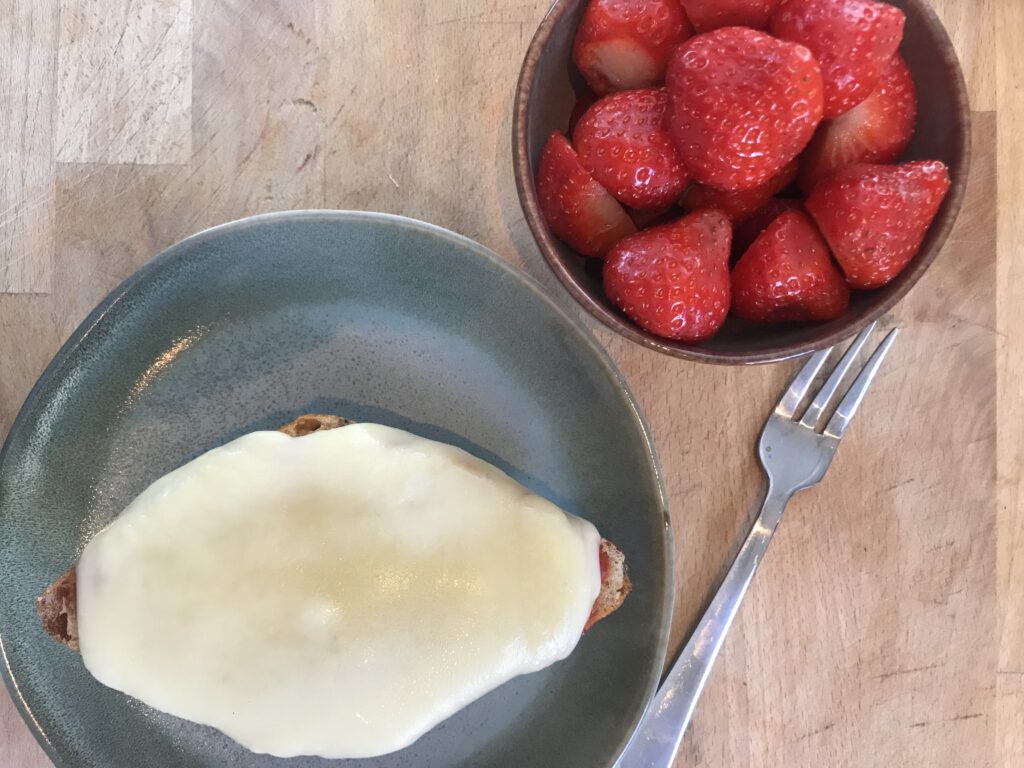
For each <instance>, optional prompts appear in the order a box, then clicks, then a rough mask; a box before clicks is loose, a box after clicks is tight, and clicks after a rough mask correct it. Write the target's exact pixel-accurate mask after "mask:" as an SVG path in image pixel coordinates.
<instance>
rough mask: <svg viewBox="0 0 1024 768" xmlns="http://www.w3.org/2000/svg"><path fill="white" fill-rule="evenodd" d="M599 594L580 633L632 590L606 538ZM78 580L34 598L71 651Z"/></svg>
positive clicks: (314, 418)
mask: <svg viewBox="0 0 1024 768" xmlns="http://www.w3.org/2000/svg"><path fill="white" fill-rule="evenodd" d="M352 423H353V422H351V421H349V420H348V419H343V418H341V417H340V416H330V415H327V414H320V413H307V414H306V415H304V416H299V418H297V419H295V421H292V422H289V423H288V424H285V425H284V426H283V427H281V428H280V429H279V430H278V431H279V432H284V433H285V434H286V435H290V436H291V437H302V436H303V435H308V434H310V433H311V432H317V431H319V430H323V429H337V428H338V427H344V426H345V425H346V424H352ZM600 557H601V592H600V593H599V594H598V596H597V600H595V601H594V608H593V610H592V611H591V613H590V618H589V619H588V620H587V624H586V626H585V627H584V628H583V631H584V632H586V631H587V630H588V629H590V628H591V627H592V626H594V624H596V623H597V622H599V621H600V620H601V619H603V618H604V617H605V616H608V615H609V614H611V613H613V612H614V611H616V610H617V609H618V607H619V606H620V605H622V602H623V601H624V600H625V599H626V596H627V595H628V594H629V592H630V589H631V588H632V586H631V584H630V582H629V573H628V571H627V569H626V558H625V556H624V555H623V554H622V551H621V550H620V549H619V548H618V547H616V546H615V545H614V544H612V543H611V542H610V541H608V540H607V539H601V552H600ZM77 610H78V609H77V580H76V576H75V569H74V568H73V567H72V568H69V569H68V570H67V571H65V572H64V574H63V575H62V576H61V577H60V578H59V579H57V580H56V581H55V582H53V583H52V584H50V586H48V587H47V588H46V589H45V590H43V593H42V594H41V595H40V596H39V597H38V598H36V611H37V612H38V613H39V618H40V619H41V620H42V622H43V629H45V630H46V631H47V633H49V634H50V635H51V636H52V637H53V638H54V639H55V640H57V641H59V642H61V643H63V644H64V645H66V646H67V647H68V648H70V649H72V650H73V651H77V650H78V612H77Z"/></svg>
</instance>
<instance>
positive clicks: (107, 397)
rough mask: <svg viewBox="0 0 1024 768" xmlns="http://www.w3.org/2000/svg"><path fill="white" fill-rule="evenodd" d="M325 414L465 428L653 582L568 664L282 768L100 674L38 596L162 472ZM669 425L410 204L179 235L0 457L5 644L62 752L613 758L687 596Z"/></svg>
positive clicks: (142, 273) (595, 353)
mask: <svg viewBox="0 0 1024 768" xmlns="http://www.w3.org/2000/svg"><path fill="white" fill-rule="evenodd" d="M310 411H316V412H321V413H335V414H339V415H342V416H346V417H349V418H352V419H356V420H359V421H377V422H381V423H384V424H389V425H392V426H396V427H401V428H404V429H408V430H411V431H413V432H416V433H419V434H421V435H423V436H425V437H429V438H434V439H439V440H444V441H447V442H450V443H454V444H455V445H458V446H460V447H462V448H465V449H466V450H469V451H470V452H472V453H474V454H476V455H478V456H480V457H481V458H484V459H486V460H488V461H490V462H493V463H494V464H496V465H498V466H499V467H501V468H502V469H504V470H505V471H506V472H508V473H509V474H511V475H512V476H513V477H515V478H516V479H518V480H519V481H520V482H522V483H524V484H526V485H527V486H529V487H530V488H531V489H533V490H534V491H536V492H538V493H541V494H543V495H544V496H547V497H548V498H550V499H552V500H553V501H555V502H556V503H558V504H560V505H562V506H563V507H565V508H567V509H568V510H570V511H571V512H574V513H576V514H579V515H582V516H584V517H587V518H589V519H590V520H592V521H593V522H594V523H595V524H596V525H597V527H598V529H599V530H600V531H601V533H602V534H603V535H604V536H606V537H607V538H609V539H611V540H612V541H614V542H616V543H617V544H618V545H619V546H620V547H621V548H622V549H623V550H624V551H625V553H626V558H627V562H628V563H629V566H630V573H631V576H632V579H633V585H634V586H633V594H632V595H631V596H630V597H629V599H628V600H627V601H626V603H625V605H624V606H623V608H622V609H621V610H619V611H618V612H617V613H616V614H615V615H614V616H612V617H611V618H609V619H608V620H606V621H604V622H602V623H601V624H599V625H598V626H597V627H595V628H594V630H593V631H591V632H590V633H588V634H587V635H586V636H585V637H584V638H583V639H582V640H581V641H580V644H579V647H578V648H577V649H576V651H575V652H574V653H573V654H572V655H571V656H570V657H569V658H568V659H567V660H565V661H563V662H560V663H558V664H555V665H554V666H552V667H550V668H548V669H546V670H544V671H542V672H539V673H536V674H532V675H527V676H524V677H521V678H518V679H516V680H513V681H511V682H509V683H507V684H506V685H504V686H502V687H501V688H499V689H498V690H496V691H494V692H493V693H491V694H489V695H488V696H486V697H485V698H483V699H481V700H480V701H478V702H476V703H475V704H472V705H471V706H469V707H468V708H466V709H465V710H463V711H462V712H459V713H458V714H456V715H455V716H453V717H452V718H450V719H449V720H447V721H446V722H444V723H443V724H441V725H439V726H438V727H437V728H435V729H434V730H433V731H431V732H430V733H429V734H427V735H426V736H424V737H423V738H422V739H420V740H419V741H418V742H417V743H416V744H414V745H413V746H411V747H409V748H407V749H405V750H402V751H401V752H396V753H394V754H392V755H388V756H386V757H382V758H379V759H374V760H352V761H328V760H321V759H317V758H296V759H291V760H280V759H276V758H271V757H268V756H265V755H253V754H252V753H249V752H247V751H246V750H244V749H242V748H241V747H239V746H238V745H236V744H235V743H234V742H232V741H231V740H230V739H228V738H227V737H225V736H223V735H222V734H220V733H219V732H217V731H215V730H213V729H210V728H205V727H202V726H197V725H194V724H192V723H188V722H185V721H182V720H179V719H177V718H174V717H171V716H169V715H164V714H162V713H160V712H156V711H154V710H152V709H150V708H149V707H146V706H144V705H142V704H141V703H139V702H137V701H135V700H132V699H130V698H128V697H126V696H124V695H123V694H121V693H118V692H117V691H114V690H111V689H109V688H105V687H104V686H102V685H101V684H100V683H98V682H96V681H95V680H94V679H93V678H92V677H91V676H90V675H89V674H88V672H86V670H85V668H84V667H83V666H82V664H81V661H80V660H79V658H78V656H77V655H76V654H74V653H72V652H70V651H68V650H67V649H65V648H64V647H62V646H60V645H58V644H57V643H56V642H54V641H53V640H52V639H50V638H49V637H48V636H47V635H46V634H45V633H44V632H43V630H42V628H41V627H40V625H39V622H38V620H37V618H36V615H35V609H34V605H33V601H34V599H35V597H36V595H37V594H39V592H40V591H41V590H42V589H43V588H44V587H45V586H46V585H47V584H48V583H49V582H50V581H51V580H52V579H54V578H55V577H56V576H58V575H60V573H61V572H63V571H64V569H65V568H67V567H68V566H69V565H71V564H72V563H74V562H75V561H76V559H77V556H78V553H79V552H80V551H81V548H82V546H83V544H84V542H85V541H87V540H88V539H89V537H90V536H92V535H93V534H94V533H95V532H96V531H97V530H98V529H99V528H100V527H102V526H103V525H105V524H106V523H107V522H108V521H109V520H110V519H111V518H112V517H114V516H115V515H116V514H117V513H118V512H119V511H120V510H121V509H122V508H123V507H124V506H125V505H126V504H127V503H128V502H129V501H130V500H131V499H132V498H133V497H134V496H135V495H136V494H137V493H138V492H139V491H141V490H142V489H143V488H144V487H145V486H146V485H148V484H149V483H150V482H151V481H152V480H154V479H155V478H157V477H158V476H160V475H162V474H164V473H165V472H168V471H169V470H171V469H173V468H175V467H177V466H179V465H180V464H182V463H183V462H185V461H187V460H189V459H190V458H192V457H194V456H196V455H198V454H199V453H201V452H203V451H206V450H208V449H210V448H212V447H214V446H216V445H220V444H221V443H224V442H225V441H227V440H230V439H232V438H234V437H236V436H238V435H240V434H242V433H244V432H248V431H251V430H255V429H272V428H275V427H277V426H279V425H281V424H284V423H285V422H287V421H290V420H291V419H292V418H294V417H295V416H297V415H299V414H302V413H306V412H310ZM670 558H671V541H670V531H669V528H668V518H667V515H666V510H665V494H664V489H663V485H662V481H661V476H660V471H659V468H658V463H657V458H656V456H655V452H654V448H653V446H652V444H651V439H650V434H649V433H648V430H647V427H646V425H645V423H644V420H643V417H642V416H641V414H640V412H639V409H638V407H637V405H636V402H635V401H634V400H633V398H632V396H631V395H630V392H629V390H628V388H627V386H626V384H625V382H624V381H623V380H622V376H621V375H620V373H619V372H618V371H617V370H616V368H615V367H614V365H613V364H612V362H611V361H610V360H609V359H608V357H607V356H606V355H605V353H604V352H603V351H602V350H601V348H600V347H598V345H597V344H596V343H595V342H594V340H593V339H592V338H591V336H590V335H589V334H588V333H587V332H586V331H585V330H584V329H583V328H582V327H581V326H580V325H579V324H578V323H577V322H576V321H574V320H572V319H570V318H569V317H567V316H566V315H565V314H563V313H562V312H561V311H560V310H559V309H558V308H557V307H556V306H555V305H554V304H553V303H552V302H551V301H550V300H549V299H548V298H547V297H546V296H545V295H544V294H543V293H542V292H541V291H540V289H539V288H538V287H537V286H536V285H535V284H534V283H532V282H531V281H529V280H528V279H527V278H525V277H523V276H522V275H520V274H519V273H518V272H516V271H514V270H513V269H511V268H510V267H508V266H506V265H505V264H504V263H502V262H501V261H500V260H499V259H498V258H497V257H496V256H495V255H494V254H492V253H491V252H490V251H488V250H487V249H485V248H483V247H482V246H480V245H478V244H476V243H474V242H472V241H470V240H467V239H465V238H463V237H460V236H458V235H455V234H453V233H451V232H447V231H445V230H442V229H439V228H437V227H434V226H431V225H428V224H423V223H420V222H416V221H412V220H409V219H403V218H398V217H394V216H385V215H379V214H370V213H345V212H329V211H310V212H293V213H281V214H272V215H267V216H260V217H256V218H251V219H245V220H242V221H237V222H234V223H231V224H226V225H224V226H221V227H217V228H215V229H211V230H208V231H206V232H202V233H200V234H198V235H195V236H193V237H190V238H189V239H187V240H184V241H183V242H181V243H178V244H177V245H175V246H173V247H171V248H170V249H168V250H167V251H165V252H164V253H162V254H161V255H159V256H158V257H156V258H155V259H153V260H152V261H151V262H150V263H148V264H147V265H146V266H144V267H143V268H142V269H140V270H139V271H138V272H137V273H136V274H135V275H134V276H132V277H131V278H129V279H128V280H127V281H126V282H124V283H123V284H122V285H121V286H120V287H119V288H117V290H115V291H114V292H113V293H112V294H111V295H110V296H109V297H107V299H106V300H104V301H103V303H102V304H101V305H100V306H99V307H98V308H97V309H96V310H95V311H94V312H93V313H92V314H91V315H90V316H89V317H88V319H86V321H85V322H84V323H83V324H82V325H81V327H80V328H79V329H78V330H77V331H76V332H75V334H74V335H73V336H72V337H71V340H70V341H68V343H67V344H66V345H65V346H64V348H63V349H62V350H61V351H60V353H59V354H58V355H57V357H56V358H55V359H54V361H53V362H52V363H51V364H50V366H49V368H47V370H46V372H45V373H44V374H43V376H42V378H41V379H40V380H39V382H38V384H36V387H35V389H34V390H33V391H32V393H31V395H30V396H29V398H28V401H27V402H26V403H25V406H24V408H23V409H22V411H21V414H20V415H19V416H18V419H17V421H16V422H15V424H14V427H13V429H12V430H11V434H10V436H9V438H8V441H7V444H6V445H5V447H4V451H3V454H2V456H0V583H2V584H3V591H2V594H0V640H2V644H3V645H2V651H3V661H4V665H3V667H4V672H5V675H6V679H7V683H8V686H9V688H10V690H11V693H12V695H13V696H14V699H15V701H16V702H17V703H18V705H19V706H20V707H21V709H22V713H23V714H24V716H25V719H26V721H27V722H28V724H29V726H30V727H31V728H32V729H33V731H35V733H36V735H37V736H38V738H39V740H40V742H41V743H42V745H43V747H44V748H45V749H46V751H47V753H48V754H49V755H50V757H51V758H52V759H53V760H54V762H56V763H57V765H59V766H102V768H111V766H132V768H135V767H141V766H161V767H162V768H167V767H169V766H189V767H190V768H192V767H194V766H218V767H219V768H220V767H223V766H243V765H244V766H289V767H290V766H296V767H297V766H328V765H339V766H344V768H364V767H365V768H368V767H369V766H374V767H375V768H398V766H415V767H416V768H427V767H428V766H438V767H440V766H445V767H448V766H464V767H465V768H470V766H472V768H490V767H492V766H516V767H517V768H522V767H523V766H530V767H537V768H548V767H550V768H556V767H557V768H572V767H573V766H579V768H599V767H600V766H610V765H612V763H613V762H614V760H615V757H616V756H617V755H618V753H619V752H620V750H621V749H622V747H623V746H624V745H625V743H626V741H627V740H628V738H629V736H630V734H631V733H632V731H633V729H634V727H635V725H636V723H637V722H638V720H639V718H640V715H641V713H642V711H643V709H644V707H645V705H646V702H647V701H648V697H649V696H650V694H651V693H652V691H653V689H654V687H655V685H656V682H657V680H658V677H659V675H660V672H661V668H662V663H663V660H664V655H665V646H666V642H667V633H668V623H669V618H670V614H671V601H672V584H671V581H672V568H671V565H670V564H671V560H670Z"/></svg>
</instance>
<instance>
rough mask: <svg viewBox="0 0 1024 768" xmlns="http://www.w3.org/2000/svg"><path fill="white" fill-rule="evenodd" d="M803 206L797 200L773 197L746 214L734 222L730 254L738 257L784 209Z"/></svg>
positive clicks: (794, 208)
mask: <svg viewBox="0 0 1024 768" xmlns="http://www.w3.org/2000/svg"><path fill="white" fill-rule="evenodd" d="M800 210H803V206H802V205H801V204H800V201H799V200H790V199H788V198H784V197H773V198H772V199H771V200H769V201H768V202H767V203H765V204H764V206H763V207H762V208H760V209H759V210H757V211H754V213H752V214H750V215H749V216H747V217H746V218H745V219H743V220H742V221H738V222H736V224H734V225H733V228H732V256H733V258H734V259H738V258H739V257H740V256H742V255H743V254H744V253H746V252H747V249H748V248H749V247H750V246H751V245H753V243H754V241H755V240H757V236H758V235H760V234H761V233H762V232H764V230H765V229H767V227H768V225H769V224H771V223H772V222H773V221H775V220H776V219H777V218H779V216H780V215H781V214H783V213H785V212H786V211H800Z"/></svg>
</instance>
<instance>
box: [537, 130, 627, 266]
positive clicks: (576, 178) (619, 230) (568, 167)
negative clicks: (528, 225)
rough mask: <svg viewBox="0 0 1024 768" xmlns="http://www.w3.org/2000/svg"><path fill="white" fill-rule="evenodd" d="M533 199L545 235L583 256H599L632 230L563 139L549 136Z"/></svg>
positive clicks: (618, 208)
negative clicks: (547, 232) (549, 233)
mask: <svg viewBox="0 0 1024 768" xmlns="http://www.w3.org/2000/svg"><path fill="white" fill-rule="evenodd" d="M537 199H538V203H539V205H540V212H541V214H543V216H544V220H545V221H546V222H547V224H548V226H549V227H550V228H551V231H552V232H553V233H554V234H555V236H556V237H558V238H559V239H561V240H563V241H564V242H565V243H567V244H568V245H569V246H570V247H572V248H573V249H574V250H576V251H578V252H580V253H582V254H583V255H584V256H595V257H598V258H602V257H604V255H605V254H606V253H608V251H609V250H610V249H611V247H612V246H613V245H615V243H617V242H618V241H619V240H621V239H622V238H623V237H626V236H627V235H631V234H634V233H635V232H636V227H635V226H634V225H633V221H632V219H630V218H629V215H628V214H627V213H626V211H625V210H624V209H623V207H622V206H621V205H619V202H618V201H617V200H616V199H615V198H614V197H612V196H611V195H610V194H609V193H608V191H607V190H606V189H605V188H604V187H602V186H601V185H600V184H598V183H597V181H595V180H594V177H593V176H591V175H590V171H588V170H587V169H586V168H584V167H583V166H582V165H581V164H580V161H579V157H577V155H576V150H574V149H573V148H572V146H571V145H570V144H569V141H568V139H566V138H565V136H563V135H562V134H561V133H558V132H557V131H556V132H555V133H553V134H551V138H549V139H548V143H547V144H546V145H545V146H544V151H543V152H542V153H541V156H540V164H539V165H538V167H537Z"/></svg>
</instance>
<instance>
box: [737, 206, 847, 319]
mask: <svg viewBox="0 0 1024 768" xmlns="http://www.w3.org/2000/svg"><path fill="white" fill-rule="evenodd" d="M849 305H850V288H849V286H847V284H846V282H845V281H844V280H843V276H842V274H841V273H840V272H839V270H838V269H837V268H836V266H835V264H834V263H833V262H832V257H831V256H829V253H828V246H827V245H826V244H825V241H824V240H823V239H822V237H821V234H820V233H819V232H818V228H817V227H815V226H814V222H812V221H811V220H810V219H809V218H808V217H807V214H805V213H801V212H800V211H787V212H785V213H783V214H781V215H780V216H779V217H778V218H776V219H775V221H773V222H772V223H771V224H769V225H768V227H767V228H766V229H765V230H764V231H763V232H762V233H761V234H760V236H758V238H757V239H756V240H755V241H754V242H753V244H752V245H751V246H750V248H749V249H748V250H747V252H746V253H744V254H743V256H742V257H741V258H740V260H739V262H737V264H736V266H735V267H734V268H733V270H732V312H733V314H734V315H736V316H737V317H742V318H745V319H747V320H757V321H760V322H766V323H778V322H787V321H794V320H797V321H802V320H816V321H825V320H834V319H836V318H837V317H840V316H842V315H843V314H844V313H845V312H846V309H847V307H849Z"/></svg>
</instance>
